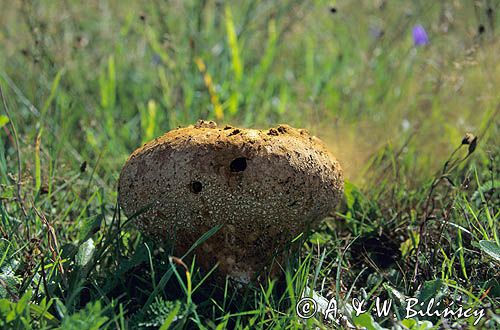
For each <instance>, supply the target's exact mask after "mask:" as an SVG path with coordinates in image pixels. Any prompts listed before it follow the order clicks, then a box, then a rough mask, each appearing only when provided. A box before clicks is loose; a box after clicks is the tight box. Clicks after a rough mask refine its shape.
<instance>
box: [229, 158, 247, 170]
mask: <svg viewBox="0 0 500 330" xmlns="http://www.w3.org/2000/svg"><path fill="white" fill-rule="evenodd" d="M229 168H230V169H231V172H243V171H244V170H245V169H246V168H247V159H246V158H245V157H238V158H235V159H233V161H232V162H231V164H230V165H229Z"/></svg>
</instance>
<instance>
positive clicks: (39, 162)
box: [0, 0, 500, 329]
mask: <svg viewBox="0 0 500 330" xmlns="http://www.w3.org/2000/svg"><path fill="white" fill-rule="evenodd" d="M331 6H335V8H336V9H337V10H336V12H335V13H333V12H332V11H331ZM489 9H491V10H489ZM498 10H500V6H499V5H498V2H496V1H487V0H480V1H476V2H465V1H464V2H461V1H442V2H430V1H413V2H398V3H392V2H386V1H383V0H382V1H361V2H351V3H348V2H338V3H335V2H331V1H296V0H286V1H281V2H279V4H278V2H271V1H241V0H239V1H234V2H223V1H214V0H202V1H156V0H155V1H137V2H134V3H132V2H124V1H113V0H108V1H95V0H90V1H87V3H86V4H85V5H83V4H79V3H78V2H75V1H57V2H56V1H47V0H38V1H29V0H23V1H20V0H15V1H4V2H2V3H1V5H0V21H1V22H2V24H1V26H0V45H1V47H0V86H1V89H2V94H3V97H2V101H3V102H4V103H5V106H3V105H2V107H1V108H2V112H0V129H1V131H0V139H1V140H0V142H1V143H0V221H1V222H0V328H2V329H3V328H5V329H19V328H63V329H73V328H78V329H97V328H100V327H102V328H109V329H138V328H140V327H142V328H148V327H150V328H160V327H161V328H162V329H167V328H169V327H172V328H179V329H180V328H206V329H224V328H238V329H255V328H277V329H282V328H290V329H295V328H298V329H301V328H304V327H305V328H313V327H315V326H318V327H320V328H323V327H331V326H332V325H331V324H330V325H328V324H324V323H323V322H322V320H321V318H319V317H318V318H310V319H308V320H307V321H304V320H301V319H300V318H298V316H297V314H296V312H295V306H296V303H297V301H298V300H299V299H300V297H301V295H302V293H303V292H304V290H305V288H306V287H308V288H309V289H310V292H313V291H314V293H315V294H316V295H319V296H322V297H324V298H326V299H330V298H331V297H335V298H336V299H337V301H339V302H341V305H342V306H344V307H345V308H348V307H349V304H351V299H352V298H353V297H359V298H366V299H367V301H372V299H371V298H373V299H374V298H375V297H381V298H384V299H386V298H392V299H393V301H394V305H393V309H392V311H393V312H394V314H395V315H396V318H378V317H376V315H375V314H374V313H368V314H364V315H361V316H358V317H355V316H352V315H351V314H350V313H349V312H348V311H346V310H344V314H346V316H347V320H348V321H349V322H351V323H355V324H356V325H358V326H360V327H361V326H365V327H367V328H369V329H379V328H380V327H386V328H391V327H395V328H396V327H397V326H400V327H402V326H403V325H404V326H406V327H407V328H412V329H423V328H425V326H426V325H427V326H430V325H432V326H433V327H435V328H446V327H451V326H452V325H453V322H455V324H454V325H453V326H455V327H456V328H467V327H471V328H473V327H474V325H473V324H472V323H473V321H474V318H462V319H459V320H454V321H447V322H444V321H443V320H442V319H440V318H438V317H430V318H422V317H419V318H414V319H413V320H403V318H404V306H403V301H404V298H405V297H418V298H420V299H421V300H422V301H428V300H429V299H430V297H431V296H432V297H436V299H438V298H439V299H440V301H441V302H442V304H443V305H449V304H451V302H455V304H463V305H464V306H472V307H474V308H484V309H485V311H486V315H485V316H484V318H483V319H482V320H481V323H480V324H479V325H477V326H476V327H477V328H484V327H486V326H489V327H491V328H494V327H499V326H500V307H499V300H500V284H499V279H500V272H499V270H498V266H499V262H500V261H499V252H498V250H499V245H500V239H499V236H498V235H499V234H498V233H499V221H498V220H499V204H500V199H499V192H498V186H499V184H498V182H499V178H498V173H499V172H498V171H499V170H498V164H499V160H500V155H499V149H498V136H499V121H498V118H499V117H498V113H499V109H500V95H499V93H498V89H499V86H500V65H499V64H498V63H500V55H499V54H500V46H499V45H500V43H499V41H500V40H499V37H498V26H499V23H500V19H498V17H499V15H498ZM417 23H419V24H422V25H423V26H424V27H425V28H426V30H427V32H428V34H429V37H430V43H429V44H428V45H426V46H424V47H415V46H414V45H413V41H412V38H411V29H412V27H413V26H414V25H415V24H417ZM480 26H482V29H481V31H482V30H484V32H482V33H479V30H480ZM198 119H211V120H216V121H217V122H218V123H219V125H224V124H231V125H240V126H244V127H258V128H265V127H270V126H272V125H275V124H277V123H288V124H290V125H293V126H297V127H305V128H307V129H309V130H310V131H311V132H312V133H314V134H316V135H318V136H319V137H320V138H322V139H323V140H325V142H327V144H328V147H329V148H330V149H331V151H332V153H333V154H334V155H336V156H337V158H338V159H339V160H340V161H341V163H342V165H343V167H344V170H345V172H346V177H347V182H346V186H345V196H344V197H345V198H344V200H343V202H342V205H340V206H339V207H338V209H337V210H336V211H335V212H332V214H331V215H330V216H329V217H328V218H327V219H326V220H325V222H324V223H323V224H322V226H321V227H320V228H319V229H318V230H317V231H316V232H314V233H312V235H303V236H302V237H300V240H302V241H301V242H302V243H303V244H302V249H301V251H299V252H297V253H296V254H295V255H294V257H293V258H291V259H290V261H289V262H288V263H287V264H286V265H282V267H283V269H284V272H283V276H282V277H281V278H280V279H278V280H271V278H269V279H264V280H263V282H262V284H261V286H256V287H250V288H246V289H244V290H235V289H233V288H231V287H230V286H226V287H225V288H216V287H215V288H214V286H213V284H212V283H211V281H210V280H211V276H210V274H208V276H207V273H203V272H200V270H199V269H198V267H197V266H196V262H194V263H192V264H191V263H190V264H188V265H185V264H183V263H180V262H178V261H177V262H176V259H169V251H168V250H167V251H165V250H164V248H163V247H161V246H159V245H158V244H157V243H155V242H151V241H150V240H149V239H148V238H147V237H143V236H141V234H140V233H139V232H138V231H136V229H135V228H134V227H133V225H132V223H133V219H126V218H124V216H123V215H122V214H120V211H119V210H118V209H117V204H116V201H117V192H116V182H117V179H118V175H119V171H120V169H121V166H122V165H123V163H124V161H125V160H126V158H127V157H128V155H129V154H130V153H131V152H132V151H133V150H134V149H135V148H137V147H138V146H139V145H141V143H143V142H146V141H148V140H150V139H152V138H154V137H157V136H159V135H161V134H162V133H163V132H165V131H167V130H169V129H172V128H175V127H177V126H179V125H188V124H193V123H194V122H196V121H197V120H198ZM466 132H471V133H472V134H474V136H477V137H478V140H477V141H476V142H477V146H475V147H471V145H470V144H462V138H463V136H464V134H465V133H466ZM214 230H215V229H214ZM212 233H213V232H209V233H207V235H210V234H212ZM205 238H206V237H202V238H201V239H205ZM195 260H196V259H195ZM373 301H374V300H373ZM346 306H347V307H346ZM424 319H427V321H428V322H429V323H423V321H424ZM375 322H376V323H375Z"/></svg>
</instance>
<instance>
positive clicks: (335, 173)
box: [118, 121, 343, 282]
mask: <svg viewBox="0 0 500 330" xmlns="http://www.w3.org/2000/svg"><path fill="white" fill-rule="evenodd" d="M342 189H343V178H342V170H341V168H340V165H339V163H338V162H337V161H336V160H335V159H334V158H333V157H332V156H331V155H329V153H328V152H327V150H326V148H325V146H324V145H323V143H322V142H321V141H320V140H319V139H317V138H316V137H313V136H310V135H309V133H308V132H307V131H306V130H301V129H295V128H292V127H290V126H287V125H280V126H278V127H275V128H271V129H269V130H253V129H241V128H233V127H230V126H226V127H224V128H217V126H216V124H215V123H213V122H203V121H201V122H199V123H198V124H197V125H195V126H189V127H186V128H179V129H175V130H172V131H170V132H167V133H166V134H164V135H163V136H161V137H159V138H157V139H155V140H153V141H151V142H149V143H146V144H145V145H143V146H142V147H140V148H139V149H137V150H136V151H134V152H133V153H132V155H131V156H130V157H129V159H128V160H127V162H126V164H125V165H124V167H123V169H122V172H121V174H120V179H119V187H118V191H119V202H120V205H121V207H122V208H123V210H124V212H125V214H126V215H127V216H128V217H131V216H133V215H134V214H137V213H140V214H139V215H138V216H136V218H135V219H134V221H135V223H136V224H137V226H138V227H139V229H140V230H141V231H142V232H144V233H145V234H146V235H148V236H150V237H152V238H154V239H156V240H158V241H172V240H174V241H175V250H176V253H178V254H179V255H180V254H183V253H184V252H186V251H187V250H188V249H189V248H190V247H191V245H192V244H193V243H194V242H195V241H196V240H197V239H198V238H199V237H200V236H201V235H202V234H203V233H205V232H206V231H208V230H209V229H211V228H213V227H214V226H216V225H219V224H222V225H223V226H222V228H221V229H220V230H219V231H218V232H217V233H216V234H215V235H214V236H212V237H211V238H210V239H209V240H207V241H206V242H205V243H203V244H202V245H201V246H200V247H198V248H197V250H196V254H197V255H198V258H197V262H198V263H201V265H202V266H204V267H205V268H206V269H210V268H211V267H213V266H214V265H215V264H216V263H219V267H218V271H219V272H220V274H222V275H229V276H230V277H232V278H234V279H236V280H237V281H241V282H248V281H250V280H251V278H252V276H253V275H254V274H256V273H258V272H261V271H262V270H263V269H264V267H265V266H267V265H268V264H269V262H270V260H271V258H272V256H273V254H274V252H276V251H277V250H279V249H280V248H283V247H284V246H285V244H286V243H287V242H289V241H290V240H291V239H293V238H295V237H296V236H297V235H299V234H300V233H301V232H303V231H305V230H307V229H308V228H312V227H314V226H315V225H316V224H317V223H319V221H320V220H321V219H322V218H324V217H325V216H326V215H327V214H328V212H329V211H330V210H331V209H333V208H334V207H335V205H336V204H337V202H338V200H339V198H340V196H341V194H342ZM141 212H142V213H141Z"/></svg>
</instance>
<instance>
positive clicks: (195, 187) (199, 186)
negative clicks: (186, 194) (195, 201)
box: [191, 181, 203, 194]
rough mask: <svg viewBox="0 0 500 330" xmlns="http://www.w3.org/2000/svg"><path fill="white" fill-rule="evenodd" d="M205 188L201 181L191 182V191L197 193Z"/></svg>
mask: <svg viewBox="0 0 500 330" xmlns="http://www.w3.org/2000/svg"><path fill="white" fill-rule="evenodd" d="M202 189H203V185H202V184H201V182H199V181H193V182H191V191H192V192H194V193H195V194H197V193H199V192H201V190H202Z"/></svg>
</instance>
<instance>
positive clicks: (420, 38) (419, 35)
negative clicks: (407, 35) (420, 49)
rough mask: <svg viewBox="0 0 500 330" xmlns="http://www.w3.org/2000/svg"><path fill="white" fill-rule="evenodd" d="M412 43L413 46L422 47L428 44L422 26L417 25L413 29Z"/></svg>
mask: <svg viewBox="0 0 500 330" xmlns="http://www.w3.org/2000/svg"><path fill="white" fill-rule="evenodd" d="M413 43H414V44H415V46H423V45H426V44H428V43H429V37H427V32H425V29H424V27H423V26H422V25H420V24H417V25H415V26H414V27H413Z"/></svg>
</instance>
